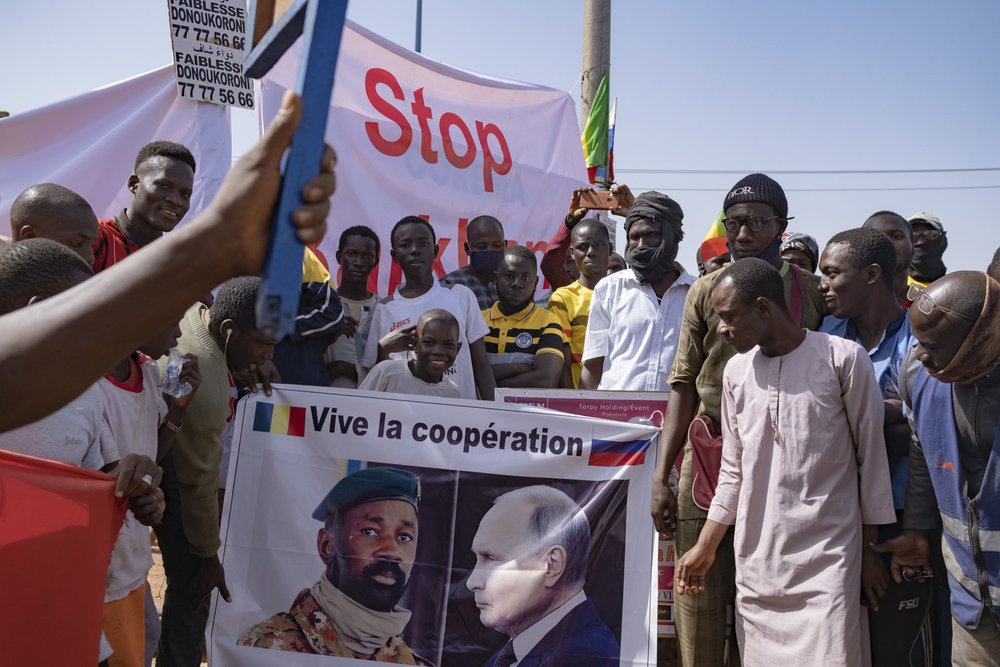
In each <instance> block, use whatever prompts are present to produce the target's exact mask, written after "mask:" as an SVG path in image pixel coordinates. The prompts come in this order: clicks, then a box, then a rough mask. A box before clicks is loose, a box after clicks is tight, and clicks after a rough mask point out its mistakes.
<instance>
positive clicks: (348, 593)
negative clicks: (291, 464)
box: [237, 467, 433, 665]
mask: <svg viewBox="0 0 1000 667" xmlns="http://www.w3.org/2000/svg"><path fill="white" fill-rule="evenodd" d="M419 502H420V479H419V478H418V477H417V476H416V475H414V474H413V473H411V472H408V471H405V470H399V469H397V468H390V467H374V468H365V469H363V470H360V471H358V472H354V473H351V474H349V475H346V476H345V477H343V478H342V479H341V480H340V481H339V482H337V484H336V485H334V487H333V488H332V489H330V492H329V493H327V494H326V496H325V497H324V498H323V500H322V501H321V502H320V503H319V505H318V506H317V507H316V510H315V511H314V512H313V514H312V516H313V518H314V519H316V520H317V521H322V522H323V525H322V527H321V528H320V529H319V532H318V533H317V536H316V547H317V550H318V551H319V556H320V559H321V560H322V562H323V564H324V566H325V570H324V571H323V573H322V574H321V575H320V578H319V581H317V582H316V583H315V584H314V585H313V586H312V587H310V588H305V589H303V590H302V591H301V592H300V593H299V594H298V595H297V596H296V598H295V600H294V601H293V602H292V605H291V607H290V608H289V610H288V611H287V612H280V613H278V614H275V615H274V616H271V617H270V618H268V619H267V620H265V621H263V622H261V623H258V624H257V625H254V626H253V627H251V628H250V629H248V630H246V631H245V632H244V633H243V634H242V635H241V636H240V638H239V639H238V640H237V644H239V645H242V646H254V647H258V648H270V649H276V650H281V651H294V652H298V653H314V654H319V655H329V656H337V657H343V658H355V659H359V660H373V661H376V662H389V663H394V664H400V665H432V664H433V663H431V662H430V661H428V660H426V659H424V658H422V657H420V656H418V655H416V654H415V653H414V652H413V651H412V650H411V649H410V648H409V647H408V646H407V645H406V642H405V641H404V640H403V637H402V632H403V629H404V628H405V627H406V624H407V623H408V622H409V620H410V611H409V610H407V609H403V608H402V607H400V606H399V602H400V600H401V599H402V597H403V593H404V592H405V591H406V588H407V585H408V584H409V580H410V573H411V571H412V569H413V563H414V559H415V557H416V553H417V537H418V527H419V525H418V524H419V519H418V511H417V510H418V505H419Z"/></svg>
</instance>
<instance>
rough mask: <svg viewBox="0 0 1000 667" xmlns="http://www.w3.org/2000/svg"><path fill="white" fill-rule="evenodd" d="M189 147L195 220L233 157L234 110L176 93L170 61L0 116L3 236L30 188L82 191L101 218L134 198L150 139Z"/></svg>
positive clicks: (0, 218) (188, 217)
mask: <svg viewBox="0 0 1000 667" xmlns="http://www.w3.org/2000/svg"><path fill="white" fill-rule="evenodd" d="M156 140H166V141H176V142H177V143H180V144H184V145H185V146H187V147H188V148H189V149H190V150H191V152H192V153H193V154H194V157H195V160H196V161H197V163H198V169H197V171H196V172H195V175H194V192H193V194H192V196H191V208H190V210H189V211H188V213H187V215H186V216H185V221H188V220H193V219H194V217H195V216H196V215H197V214H198V213H199V212H200V211H201V210H202V209H203V208H204V207H205V206H206V205H207V204H208V202H210V201H212V198H213V197H215V193H216V192H217V191H218V189H219V186H220V185H221V184H222V179H223V177H225V175H226V172H227V171H228V170H229V166H230V164H231V162H232V157H233V151H232V139H231V131H230V126H229V109H228V108H226V107H220V106H218V105H214V104H199V103H197V102H192V101H190V100H184V99H181V98H179V97H177V84H176V82H175V80H174V72H173V68H172V67H170V66H169V65H167V66H164V67H161V68H160V69H157V70H153V71H152V72H147V73H146V74H140V75H139V76H136V77H133V78H131V79H126V80H125V81H120V82H118V83H114V84H111V85H109V86H105V87H103V88H98V89H97V90H94V91H91V92H89V93H86V94H84V95H80V96H79V97H74V98H71V99H68V100H65V101H63V102H58V103H56V104H51V105H49V106H45V107H41V108H39V109H34V110H32V111H29V112H26V113H23V114H17V115H14V116H10V117H9V118H4V119H0V234H6V235H9V234H10V205H11V203H13V201H14V198H15V197H17V195H19V194H20V193H21V192H22V191H24V190H25V189H26V188H27V187H29V186H31V185H36V184H38V183H58V184H59V185H63V186H65V187H67V188H69V189H71V190H74V191H76V192H78V193H79V194H80V195H81V196H83V198H84V199H86V200H87V201H88V202H89V203H90V205H91V206H92V207H93V209H94V212H95V213H96V214H97V216H98V217H99V218H110V217H113V216H114V215H115V214H117V213H118V212H119V211H120V210H122V209H123V208H124V207H125V206H127V205H128V203H129V201H131V197H132V193H130V192H129V191H128V188H127V185H128V177H129V176H130V175H131V174H132V171H133V169H134V166H135V156H136V153H138V152H139V149H140V148H142V147H143V146H144V145H145V144H147V143H149V142H150V141H156Z"/></svg>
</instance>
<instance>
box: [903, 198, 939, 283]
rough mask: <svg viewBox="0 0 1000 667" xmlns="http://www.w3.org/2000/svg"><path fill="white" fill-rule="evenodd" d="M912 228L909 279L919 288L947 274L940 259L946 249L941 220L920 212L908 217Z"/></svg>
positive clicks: (925, 212)
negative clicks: (911, 254) (911, 256)
mask: <svg viewBox="0 0 1000 667" xmlns="http://www.w3.org/2000/svg"><path fill="white" fill-rule="evenodd" d="M909 223H910V227H912V228H913V259H912V260H911V261H910V278H911V279H912V281H913V282H915V283H917V284H918V285H920V286H921V287H927V286H928V285H930V284H931V283H932V282H934V281H935V280H937V279H938V278H940V277H941V276H943V275H944V274H946V273H948V267H946V266H945V265H944V261H943V260H942V257H943V256H944V251H945V250H947V249H948V236H947V235H946V234H945V231H944V225H942V224H941V218H939V217H937V216H936V215H934V214H933V213H928V212H927V211H921V212H920V213H914V214H913V215H911V216H910V217H909Z"/></svg>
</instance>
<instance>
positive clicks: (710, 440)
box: [688, 415, 722, 511]
mask: <svg viewBox="0 0 1000 667" xmlns="http://www.w3.org/2000/svg"><path fill="white" fill-rule="evenodd" d="M688 442H690V443H691V495H692V496H693V497H694V504H695V505H697V506H698V507H700V508H701V509H703V510H705V511H708V508H709V506H710V505H711V504H712V498H714V497H715V487H716V485H717V484H718V483H719V469H720V468H722V427H720V426H719V425H718V424H716V423H715V422H714V421H713V420H712V418H711V417H709V416H707V415H698V416H697V417H695V418H694V421H692V422H691V426H689V427H688Z"/></svg>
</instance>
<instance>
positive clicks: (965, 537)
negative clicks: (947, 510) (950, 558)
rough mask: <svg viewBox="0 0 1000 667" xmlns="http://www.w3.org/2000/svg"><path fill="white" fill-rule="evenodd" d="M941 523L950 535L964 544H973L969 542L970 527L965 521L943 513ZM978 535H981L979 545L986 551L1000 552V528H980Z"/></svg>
mask: <svg viewBox="0 0 1000 667" xmlns="http://www.w3.org/2000/svg"><path fill="white" fill-rule="evenodd" d="M941 524H942V525H943V526H944V529H945V530H946V531H948V534H949V535H951V536H952V537H954V538H955V539H956V540H958V541H959V542H961V543H962V544H969V545H970V546H971V543H970V542H969V527H968V526H967V525H966V524H965V522H964V521H960V520H959V519H956V518H954V517H950V516H946V515H944V514H942V515H941ZM977 536H978V537H979V547H980V549H982V550H983V551H984V552H990V551H992V552H1000V530H983V529H982V528H980V529H979V531H978V533H977Z"/></svg>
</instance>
